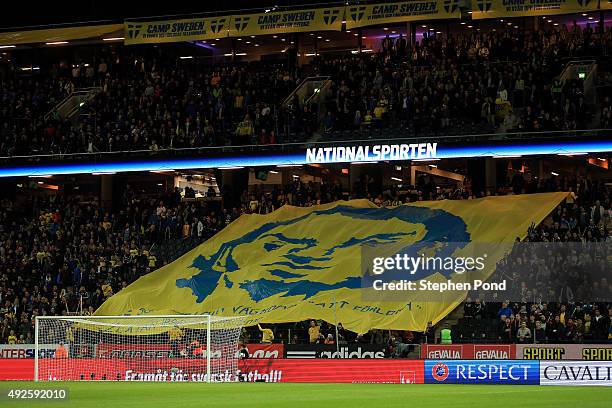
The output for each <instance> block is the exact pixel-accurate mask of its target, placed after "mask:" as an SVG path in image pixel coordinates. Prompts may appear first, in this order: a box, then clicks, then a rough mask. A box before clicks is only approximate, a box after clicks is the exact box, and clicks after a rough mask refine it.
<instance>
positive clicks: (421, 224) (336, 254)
mask: <svg viewBox="0 0 612 408" xmlns="http://www.w3.org/2000/svg"><path fill="white" fill-rule="evenodd" d="M566 196H567V193H545V194H530V195H518V196H504V197H486V198H482V199H476V200H456V201H452V200H442V201H433V202H418V203H414V204H410V205H404V206H399V207H394V208H378V207H376V206H375V205H374V204H372V203H370V202H369V201H367V200H353V201H345V202H337V203H332V204H326V205H320V206H313V207H308V208H301V207H292V206H284V207H282V208H280V209H278V210H276V211H274V212H272V213H270V214H266V215H258V214H252V215H243V216H242V217H240V218H239V219H237V220H236V221H234V222H233V223H232V224H230V225H229V226H228V227H226V228H225V229H223V230H222V231H221V232H219V233H218V234H217V235H215V236H214V237H212V238H211V239H209V240H208V241H207V242H205V243H203V244H202V245H200V246H199V247H197V248H195V249H193V250H192V251H190V252H188V253H187V254H185V255H184V256H182V257H181V258H179V259H178V260H176V261H174V262H173V263H171V264H169V265H166V266H164V267H162V268H160V269H158V270H156V271H154V272H152V273H150V274H148V275H145V276H143V277H141V278H140V279H138V280H137V281H136V282H134V283H132V284H131V285H129V286H128V287H127V288H125V289H123V290H121V291H120V292H119V293H117V294H115V295H114V296H112V297H110V298H109V299H108V300H106V302H104V304H103V305H102V306H101V307H100V308H99V309H98V310H97V311H96V314H97V315H111V316H114V315H159V314H164V315H170V314H207V313H211V314H214V315H217V316H237V315H241V316H248V317H247V319H246V321H245V325H253V324H257V323H259V322H262V323H281V322H296V321H303V320H311V319H321V320H324V321H327V322H331V323H333V322H335V321H338V322H341V323H342V325H343V326H344V327H345V328H347V329H349V330H352V331H355V332H359V333H365V332H367V331H368V330H369V329H372V328H379V329H390V330H412V331H422V330H424V329H425V328H426V326H427V322H429V321H431V322H433V323H434V324H435V323H437V322H438V321H440V320H441V319H442V318H444V317H445V316H446V315H447V314H448V313H450V312H451V311H452V310H453V309H454V308H455V307H456V306H457V305H459V304H460V303H461V302H462V301H463V300H464V298H465V293H462V292H445V293H444V294H443V295H441V296H440V298H439V300H438V299H436V302H422V301H417V300H416V299H415V298H410V296H413V294H410V293H407V294H406V295H405V296H406V298H405V300H403V301H401V302H400V301H397V300H393V301H384V300H385V299H381V298H378V300H364V298H363V295H364V294H367V289H361V288H360V284H359V283H360V279H361V252H362V246H363V245H364V244H369V243H372V242H380V241H382V242H383V243H386V242H387V241H386V240H390V239H391V238H393V241H394V245H404V246H407V245H410V244H413V243H415V242H419V241H421V240H422V239H423V238H424V237H425V236H426V235H427V236H432V235H431V234H433V233H439V234H446V235H444V236H448V233H450V232H452V231H453V229H451V228H455V229H456V228H457V227H456V225H460V226H462V227H461V228H460V229H461V234H464V235H462V236H465V234H468V237H469V238H468V239H467V240H466V241H465V242H469V244H467V246H466V247H465V248H464V249H462V250H457V251H456V252H455V253H453V255H461V254H459V253H458V252H462V253H463V254H464V255H465V253H467V252H469V250H470V249H473V247H475V246H477V243H495V244H498V245H496V246H495V248H496V249H495V250H494V251H491V252H490V253H488V258H487V262H486V264H487V265H490V266H489V267H488V268H486V269H485V270H483V271H482V272H481V273H480V274H478V275H474V279H486V278H487V277H488V276H490V274H491V273H492V272H493V268H494V265H495V264H496V263H497V261H498V260H499V259H501V258H502V257H503V255H504V254H505V253H507V252H508V251H509V250H510V249H511V247H512V245H513V242H514V240H515V238H516V237H519V238H524V237H525V236H526V234H527V230H528V228H529V226H530V225H531V224H532V223H535V224H538V223H540V222H541V221H542V220H543V219H544V218H545V217H546V216H547V215H549V214H550V212H551V211H552V210H553V209H554V208H555V207H556V206H557V205H558V204H559V203H560V202H561V201H562V200H563V199H564V198H565V197H566ZM405 214H417V215H418V214H421V215H422V216H421V218H419V217H416V218H414V219H410V218H408V217H406V215H405ZM402 217H403V218H402ZM447 219H448V220H449V225H446V224H445V222H446V221H445V220H447ZM451 221H452V222H451ZM428 223H430V224H428ZM432 223H433V224H432ZM426 225H431V228H428V227H426ZM432 231H433V232H432ZM430 241H432V240H430ZM433 242H434V243H435V242H439V241H438V240H437V239H435V240H433ZM427 245H430V244H427ZM431 245H434V244H431ZM428 248H429V247H428ZM464 250H465V252H463V251H464ZM455 275H456V274H455ZM438 278H439V281H446V278H444V277H442V275H439V274H436V275H433V276H432V277H429V279H430V280H438ZM454 278H455V276H453V279H454ZM349 282H352V283H353V285H350V284H348V283H349ZM355 282H357V286H355V285H354V284H355ZM364 291H365V292H364ZM403 299H404V298H403ZM336 317H337V320H336Z"/></svg>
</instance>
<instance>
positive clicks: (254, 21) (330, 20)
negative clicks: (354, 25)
mask: <svg viewBox="0 0 612 408" xmlns="http://www.w3.org/2000/svg"><path fill="white" fill-rule="evenodd" d="M343 16H344V7H331V8H313V9H305V10H288V11H277V12H274V11H273V12H269V13H258V14H245V15H236V16H232V18H231V24H230V36H231V37H240V36H243V35H245V36H246V35H265V34H286V33H300V32H311V31H312V32H314V31H340V30H341V29H342V18H343Z"/></svg>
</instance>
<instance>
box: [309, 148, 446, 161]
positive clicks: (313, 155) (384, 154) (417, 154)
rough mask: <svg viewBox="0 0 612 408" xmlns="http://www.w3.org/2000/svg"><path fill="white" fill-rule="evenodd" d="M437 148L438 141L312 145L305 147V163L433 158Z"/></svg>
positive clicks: (435, 155)
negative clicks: (361, 144) (367, 144)
mask: <svg viewBox="0 0 612 408" xmlns="http://www.w3.org/2000/svg"><path fill="white" fill-rule="evenodd" d="M437 148H438V143H410V144H391V145H389V144H381V145H373V146H336V147H313V148H309V149H306V163H308V164H310V163H338V162H353V161H356V162H359V161H379V160H422V159H435V158H436V157H437Z"/></svg>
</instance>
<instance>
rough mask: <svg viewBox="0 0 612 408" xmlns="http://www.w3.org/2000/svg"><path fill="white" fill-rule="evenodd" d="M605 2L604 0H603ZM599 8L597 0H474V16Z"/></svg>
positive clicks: (564, 11) (545, 13)
mask: <svg viewBox="0 0 612 408" xmlns="http://www.w3.org/2000/svg"><path fill="white" fill-rule="evenodd" d="M602 4H603V1H602ZM594 10H597V0H473V1H472V18H473V19H483V18H500V17H501V18H504V17H525V16H550V15H554V14H574V13H584V12H589V11H594Z"/></svg>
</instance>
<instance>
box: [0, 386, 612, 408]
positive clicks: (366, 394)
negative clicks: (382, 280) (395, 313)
mask: <svg viewBox="0 0 612 408" xmlns="http://www.w3.org/2000/svg"><path fill="white" fill-rule="evenodd" d="M51 387H53V388H55V387H66V388H67V389H68V390H69V398H68V401H66V402H63V401H62V402H59V401H58V402H49V401H45V402H39V403H36V402H33V401H31V400H21V401H15V402H7V399H6V393H7V391H8V390H9V389H11V388H19V389H27V388H30V389H31V388H51ZM0 390H2V393H3V394H4V395H3V396H2V397H1V398H0V406H1V407H3V408H5V407H7V408H8V407H39V406H41V407H42V406H49V407H78V408H105V407H121V408H124V407H147V408H157V407H160V408H175V407H177V408H188V407H215V408H217V407H253V408H254V407H266V408H270V407H283V408H284V407H289V408H300V407H309V408H310V407H321V408H344V407H347V408H348V407H350V408H361V407H379V406H380V407H385V408H389V407H415V408H428V407H432V408H445V407H451V408H464V407H465V408H468V407H469V408H474V407H477V408H489V407H492V408H506V407H508V408H510V407H512V408H517V407H518V408H531V407H533V408H547V407H554V408H562V407H580V408H610V407H612V387H541V386H518V385H512V386H508V385H446V384H445V385H415V384H412V385H404V384H266V383H233V384H202V383H199V384H195V383H185V384H176V383H124V382H119V383H111V382H108V383H95V382H82V383H32V382H0Z"/></svg>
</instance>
